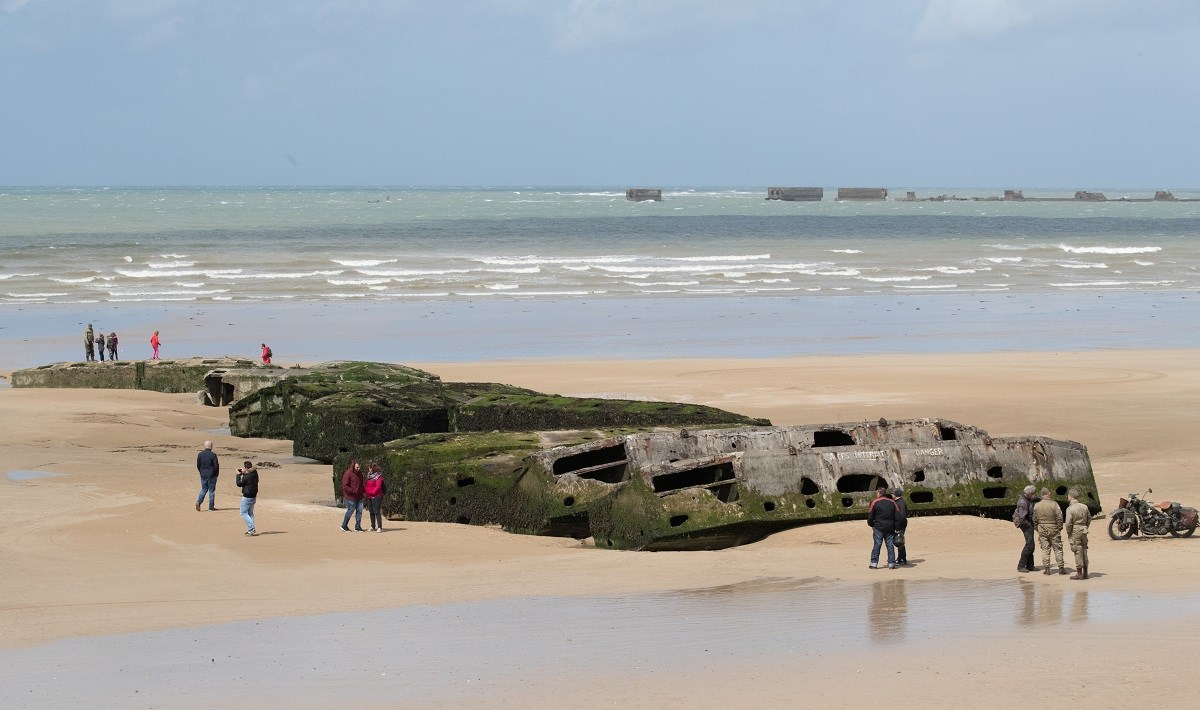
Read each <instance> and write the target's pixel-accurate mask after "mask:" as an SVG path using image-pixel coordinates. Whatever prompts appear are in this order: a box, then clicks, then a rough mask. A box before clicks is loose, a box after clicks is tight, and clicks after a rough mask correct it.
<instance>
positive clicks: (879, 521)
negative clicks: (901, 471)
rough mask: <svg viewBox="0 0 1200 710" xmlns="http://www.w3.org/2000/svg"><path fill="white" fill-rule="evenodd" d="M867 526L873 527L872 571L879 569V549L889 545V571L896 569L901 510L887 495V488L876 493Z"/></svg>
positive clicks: (868, 512) (868, 511)
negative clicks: (897, 534) (897, 532)
mask: <svg viewBox="0 0 1200 710" xmlns="http://www.w3.org/2000/svg"><path fill="white" fill-rule="evenodd" d="M867 525H869V526H871V536H872V540H873V542H872V545H871V564H870V565H869V567H870V569H877V568H878V567H879V548H880V546H881V545H883V544H887V563H888V564H887V566H888V569H896V548H895V543H896V530H897V529H898V527H899V525H900V509H899V508H898V507H896V501H894V500H892V499H891V497H890V496H889V495H888V494H887V489H886V488H880V489H878V490H877V491H875V500H873V501H871V506H870V507H869V508H867Z"/></svg>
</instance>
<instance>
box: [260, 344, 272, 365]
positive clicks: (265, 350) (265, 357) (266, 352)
mask: <svg viewBox="0 0 1200 710" xmlns="http://www.w3.org/2000/svg"><path fill="white" fill-rule="evenodd" d="M273 354H274V353H272V352H271V348H269V347H267V344H266V343H263V344H262V361H263V364H264V365H270V364H271V355H273Z"/></svg>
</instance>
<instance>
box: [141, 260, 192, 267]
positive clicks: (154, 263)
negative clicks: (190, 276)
mask: <svg viewBox="0 0 1200 710" xmlns="http://www.w3.org/2000/svg"><path fill="white" fill-rule="evenodd" d="M195 265H196V262H194V261H180V260H179V259H175V260H174V261H147V262H146V266H149V267H150V268H151V269H179V268H187V267H189V266H195Z"/></svg>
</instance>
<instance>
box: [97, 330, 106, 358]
mask: <svg viewBox="0 0 1200 710" xmlns="http://www.w3.org/2000/svg"><path fill="white" fill-rule="evenodd" d="M106 346H107V345H106V343H105V342H104V333H97V334H96V354H97V355H99V356H100V362H104V348H105V347H106Z"/></svg>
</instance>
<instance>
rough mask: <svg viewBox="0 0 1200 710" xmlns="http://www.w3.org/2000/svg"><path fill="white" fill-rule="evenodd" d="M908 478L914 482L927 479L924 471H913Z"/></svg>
mask: <svg viewBox="0 0 1200 710" xmlns="http://www.w3.org/2000/svg"><path fill="white" fill-rule="evenodd" d="M908 478H909V480H911V481H912V482H913V483H920V482H921V481H924V480H925V472H924V471H913V472H912V475H911V476H909V477H908Z"/></svg>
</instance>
